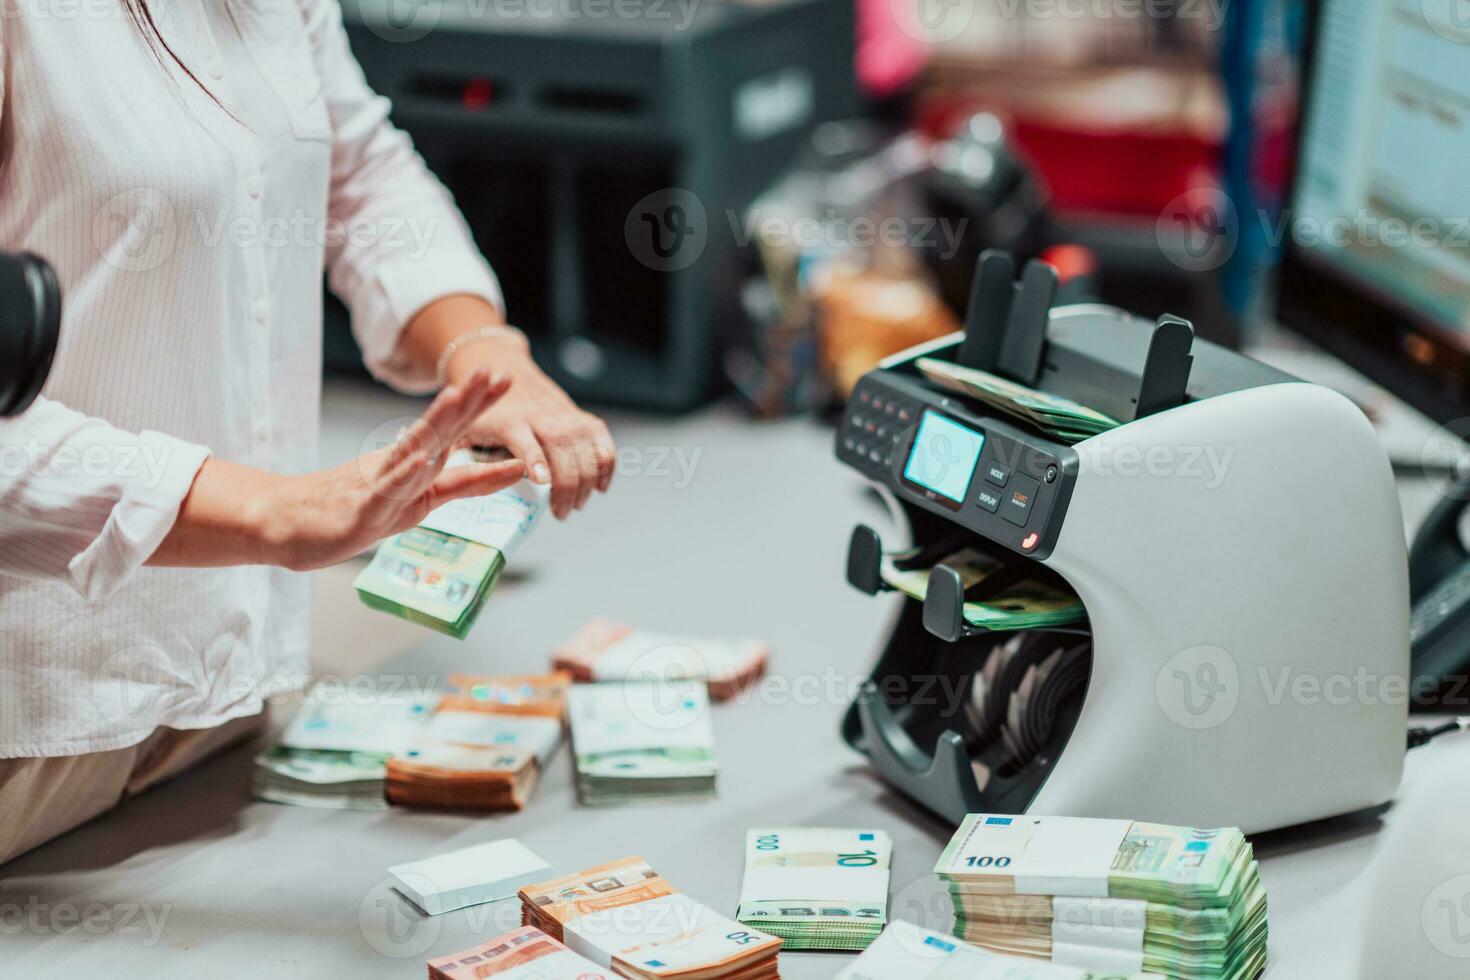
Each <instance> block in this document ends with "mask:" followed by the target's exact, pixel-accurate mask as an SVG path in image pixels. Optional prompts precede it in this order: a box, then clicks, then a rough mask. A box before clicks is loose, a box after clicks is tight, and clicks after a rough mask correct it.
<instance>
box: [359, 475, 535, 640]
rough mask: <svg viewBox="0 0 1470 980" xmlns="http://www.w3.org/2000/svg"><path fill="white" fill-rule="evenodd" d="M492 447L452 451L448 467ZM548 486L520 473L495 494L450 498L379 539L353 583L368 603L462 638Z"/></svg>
mask: <svg viewBox="0 0 1470 980" xmlns="http://www.w3.org/2000/svg"><path fill="white" fill-rule="evenodd" d="M476 458H494V454H487V453H480V452H479V451H476V452H474V453H471V452H470V451H468V450H461V451H459V452H456V453H455V454H454V455H453V456H452V457H451V459H450V464H449V465H452V466H455V465H462V464H464V463H467V462H471V461H473V460H474V459H476ZM548 494H549V491H548V490H547V489H546V487H545V486H543V485H541V484H536V483H532V482H531V481H530V480H522V481H520V482H519V483H517V484H515V485H514V486H512V487H509V488H507V489H505V490H501V491H500V492H499V493H493V494H489V495H488V496H484V497H470V498H464V499H461V500H454V501H451V502H449V503H447V504H445V505H444V506H442V507H438V508H436V509H435V510H434V511H433V512H432V513H430V514H429V515H428V516H427V517H425V518H424V519H423V521H421V522H420V523H419V526H418V527H414V528H410V529H409V530H407V531H404V532H403V533H402V534H396V535H394V536H393V537H391V538H388V539H387V540H385V541H384V542H383V543H382V544H380V545H379V546H378V550H377V553H376V554H374V555H373V559H372V561H371V562H370V563H369V564H368V566H367V568H365V569H363V570H362V572H361V573H360V574H359V575H358V576H357V580H356V581H355V582H354V583H353V585H354V587H355V588H356V589H357V594H358V597H359V598H361V599H362V601H363V602H364V603H365V604H366V605H368V606H370V607H372V608H373V609H378V610H381V611H383V612H386V613H391V614H393V615H395V616H399V617H401V618H403V619H406V620H408V621H409V622H413V623H418V624H419V625H420V626H427V627H428V628H429V629H432V630H437V631H438V632H440V633H445V634H448V635H449V636H453V637H455V638H456V639H461V640H462V639H464V638H465V636H466V635H468V634H469V631H470V628H471V627H472V626H474V624H475V620H476V618H477V617H478V616H479V615H480V608H481V607H482V606H483V605H484V604H485V599H486V597H487V596H489V595H490V592H491V590H492V589H494V588H495V583H496V581H498V580H499V578H500V573H501V572H502V571H503V570H504V568H505V563H506V560H507V559H509V558H510V557H511V555H513V554H514V553H515V551H516V549H517V548H518V547H519V546H520V544H521V542H522V541H523V540H525V538H526V536H527V535H528V534H530V533H531V529H532V528H533V527H535V526H536V523H537V522H538V521H539V520H540V519H541V515H542V513H544V512H545V510H546V502H547V499H548Z"/></svg>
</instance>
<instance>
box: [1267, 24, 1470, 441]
mask: <svg viewBox="0 0 1470 980" xmlns="http://www.w3.org/2000/svg"><path fill="white" fill-rule="evenodd" d="M1308 15H1309V18H1310V20H1309V30H1308V34H1307V37H1308V40H1307V48H1306V57H1305V64H1306V66H1307V67H1306V72H1305V82H1304V86H1303V96H1302V105H1303V107H1304V114H1303V118H1302V122H1301V127H1300V132H1299V136H1298V143H1297V161H1296V175H1295V179H1294V184H1293V188H1292V194H1291V200H1290V205H1291V206H1290V210H1289V212H1288V214H1287V216H1286V220H1285V221H1284V222H1283V223H1282V224H1281V225H1280V226H1279V228H1280V229H1281V230H1282V231H1283V232H1284V233H1285V234H1284V239H1283V249H1284V251H1283V260H1282V265H1281V269H1280V277H1279V283H1278V284H1279V289H1278V295H1277V317H1278V319H1279V320H1280V321H1281V322H1282V323H1283V324H1285V325H1286V326H1288V327H1290V328H1292V329H1294V330H1296V331H1298V332H1300V333H1302V334H1304V335H1306V336H1307V337H1309V338H1310V339H1312V340H1313V341H1315V342H1316V343H1318V344H1319V345H1321V346H1322V347H1323V348H1325V349H1326V350H1328V351H1329V352H1331V353H1333V354H1335V355H1337V356H1338V357H1341V358H1342V359H1343V360H1345V361H1347V362H1348V363H1349V364H1351V365H1352V366H1353V367H1355V368H1357V369H1358V370H1359V371H1362V372H1363V373H1364V374H1366V375H1368V376H1369V377H1370V378H1371V379H1373V380H1374V381H1375V382H1377V383H1379V384H1381V385H1383V386H1384V387H1385V388H1387V389H1388V390H1390V391H1392V392H1393V393H1394V394H1396V395H1398V396H1399V397H1400V398H1402V399H1403V400H1404V401H1405V402H1407V403H1408V404H1409V405H1411V406H1413V407H1414V408H1417V409H1418V410H1419V411H1421V412H1424V413H1425V414H1427V415H1429V416H1430V417H1431V418H1433V419H1435V420H1436V421H1438V422H1441V423H1445V424H1449V423H1451V422H1455V421H1456V420H1470V4H1465V3H1462V2H1460V0H1383V2H1379V0H1374V2H1364V0H1314V2H1311V3H1309V4H1308ZM1462 424H1465V425H1466V431H1465V432H1463V433H1461V435H1462V436H1464V435H1470V423H1466V422H1463V421H1462Z"/></svg>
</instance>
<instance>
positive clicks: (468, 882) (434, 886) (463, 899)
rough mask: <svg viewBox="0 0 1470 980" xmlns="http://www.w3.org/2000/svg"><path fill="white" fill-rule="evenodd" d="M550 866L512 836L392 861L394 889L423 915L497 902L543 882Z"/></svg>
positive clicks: (391, 872) (390, 871)
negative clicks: (419, 857) (415, 858)
mask: <svg viewBox="0 0 1470 980" xmlns="http://www.w3.org/2000/svg"><path fill="white" fill-rule="evenodd" d="M550 870H551V865H549V864H547V863H546V862H545V861H543V860H541V859H540V858H539V857H537V856H536V854H535V853H534V852H533V851H532V850H531V849H530V848H528V847H526V845H524V844H522V843H521V842H520V841H518V840H515V839H514V838H506V839H505V840H497V841H491V842H490V843H488V844H476V845H475V846H474V847H466V848H465V849H464V850H462V851H453V852H451V853H449V854H440V855H438V856H437V857H431V858H427V859H425V860H423V861H412V862H409V863H408V864H399V865H394V866H393V867H391V868H389V869H388V874H390V875H392V876H393V878H394V887H395V888H397V889H398V890H399V891H400V892H402V893H403V896H404V897H405V898H407V899H408V900H409V901H410V902H413V904H415V905H417V906H418V907H419V908H421V909H423V910H424V911H425V912H427V913H428V914H429V915H438V914H440V913H441V912H453V911H454V910H455V909H462V908H467V907H469V906H471V905H481V904H484V903H485V902H498V901H500V900H501V899H503V898H510V897H511V896H512V895H514V894H515V893H516V892H517V891H519V890H520V889H521V887H522V886H524V885H532V884H535V883H536V882H538V881H543V880H545V879H546V877H547V872H548V871H550Z"/></svg>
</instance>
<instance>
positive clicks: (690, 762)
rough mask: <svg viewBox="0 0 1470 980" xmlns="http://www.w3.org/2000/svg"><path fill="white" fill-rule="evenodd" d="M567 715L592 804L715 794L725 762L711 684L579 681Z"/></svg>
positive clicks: (580, 792) (582, 786) (581, 780)
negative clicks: (720, 757) (713, 719)
mask: <svg viewBox="0 0 1470 980" xmlns="http://www.w3.org/2000/svg"><path fill="white" fill-rule="evenodd" d="M567 713H568V716H569V719H570V722H571V729H572V753H573V755H574V756H575V757H576V764H577V774H576V781H577V797H578V798H579V799H580V800H581V801H582V802H583V803H584V804H586V805H588V806H601V805H608V804H621V803H673V802H678V801H680V800H694V799H707V798H709V797H711V796H714V794H715V777H716V775H717V774H718V772H719V764H718V762H717V761H716V760H715V742H714V730H713V729H712V728H711V726H710V719H709V695H708V693H707V691H706V689H705V686H704V684H702V683H699V682H696V681H629V682H627V683H620V684H619V683H601V684H577V685H575V686H574V687H572V689H571V690H570V691H569V692H568V694H567Z"/></svg>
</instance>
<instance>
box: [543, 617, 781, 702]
mask: <svg viewBox="0 0 1470 980" xmlns="http://www.w3.org/2000/svg"><path fill="white" fill-rule="evenodd" d="M769 656H770V648H769V647H767V646H766V644H765V643H763V642H761V641H760V640H753V639H749V638H745V637H729V636H685V635H680V634H673V633H659V632H654V631H652V630H643V629H635V628H634V627H632V626H629V625H627V624H626V623H619V622H614V621H613V620H610V619H593V620H590V621H589V622H588V623H587V624H586V625H585V626H583V627H582V628H581V629H580V630H578V631H577V633H576V635H575V636H573V637H572V638H571V639H569V640H567V641H566V642H565V643H562V644H561V645H560V646H558V647H557V648H556V649H555V650H553V651H552V659H551V666H552V669H553V670H560V671H566V672H568V673H570V674H571V675H572V677H574V678H575V679H577V680H579V681H627V680H666V681H667V680H688V681H704V682H705V683H706V684H707V685H708V686H709V696H710V698H711V699H712V700H715V701H726V700H729V699H730V698H732V697H734V696H735V695H737V694H739V693H740V691H741V690H743V689H744V688H745V687H746V686H748V685H749V684H751V683H752V682H754V681H755V680H757V679H758V678H759V677H760V676H761V675H762V674H763V673H765V670H766V660H767V658H768V657H769Z"/></svg>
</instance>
